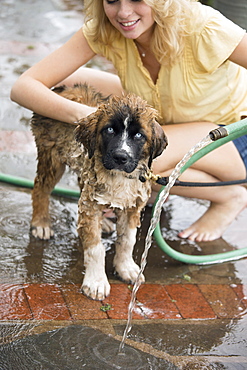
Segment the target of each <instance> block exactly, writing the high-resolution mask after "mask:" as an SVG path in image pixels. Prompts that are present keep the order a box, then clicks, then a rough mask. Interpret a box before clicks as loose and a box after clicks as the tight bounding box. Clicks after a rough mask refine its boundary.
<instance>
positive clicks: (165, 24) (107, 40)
mask: <svg viewBox="0 0 247 370" xmlns="http://www.w3.org/2000/svg"><path fill="white" fill-rule="evenodd" d="M143 1H144V2H145V3H146V4H147V5H148V6H150V7H151V9H152V11H153V17H154V21H155V28H154V33H153V38H152V41H151V48H152V51H153V52H154V54H155V56H156V58H157V60H158V61H159V62H160V63H161V64H167V63H169V64H173V63H174V62H175V60H177V59H178V58H179V56H180V55H181V54H182V52H183V46H184V37H185V36H186V20H188V19H190V9H191V3H192V2H196V1H197V0H143ZM84 11H85V23H87V22H88V21H90V20H93V28H91V35H90V36H91V37H92V39H93V41H94V42H96V41H97V42H101V43H102V44H104V45H107V46H109V47H112V44H113V41H114V40H116V39H117V38H121V37H122V36H121V34H120V33H119V31H118V30H116V29H115V28H114V27H113V26H112V24H111V23H110V21H109V20H108V18H107V16H106V14H105V12H104V7H103V0H96V1H95V0H84Z"/></svg>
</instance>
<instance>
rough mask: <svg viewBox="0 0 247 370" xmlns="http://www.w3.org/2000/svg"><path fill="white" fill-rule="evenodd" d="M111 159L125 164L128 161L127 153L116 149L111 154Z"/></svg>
mask: <svg viewBox="0 0 247 370" xmlns="http://www.w3.org/2000/svg"><path fill="white" fill-rule="evenodd" d="M113 159H114V161H115V162H116V163H117V164H125V163H127V161H128V154H127V153H126V152H125V151H123V150H117V151H116V152H115V153H114V155H113Z"/></svg>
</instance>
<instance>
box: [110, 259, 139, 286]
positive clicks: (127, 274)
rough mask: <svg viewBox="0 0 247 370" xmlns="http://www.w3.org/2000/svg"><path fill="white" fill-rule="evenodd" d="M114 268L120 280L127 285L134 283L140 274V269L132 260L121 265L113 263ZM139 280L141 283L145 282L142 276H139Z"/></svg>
mask: <svg viewBox="0 0 247 370" xmlns="http://www.w3.org/2000/svg"><path fill="white" fill-rule="evenodd" d="M114 266H115V270H116V272H117V273H118V275H119V277H120V278H121V279H122V280H124V281H126V282H127V283H132V284H134V283H135V281H136V279H137V276H138V275H139V272H140V267H139V266H138V265H137V264H136V263H135V262H134V261H133V260H132V259H131V260H128V261H124V262H121V263H118V262H117V261H114ZM140 280H141V282H142V283H144V282H145V277H144V275H143V274H141V275H140Z"/></svg>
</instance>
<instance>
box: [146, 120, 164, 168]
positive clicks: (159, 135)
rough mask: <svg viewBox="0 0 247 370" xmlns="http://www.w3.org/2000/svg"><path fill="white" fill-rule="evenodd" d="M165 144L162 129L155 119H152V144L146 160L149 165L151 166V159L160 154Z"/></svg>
mask: <svg viewBox="0 0 247 370" xmlns="http://www.w3.org/2000/svg"><path fill="white" fill-rule="evenodd" d="M167 145H168V141H167V137H166V135H165V133H164V130H163V129H162V127H161V126H160V124H159V123H158V122H157V121H156V120H154V122H153V125H152V144H151V147H150V157H149V162H148V166H149V167H151V164H152V161H153V159H154V158H156V157H158V156H159V155H161V153H162V152H163V150H164V149H165V148H166V147H167Z"/></svg>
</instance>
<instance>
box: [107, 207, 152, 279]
mask: <svg viewBox="0 0 247 370" xmlns="http://www.w3.org/2000/svg"><path fill="white" fill-rule="evenodd" d="M117 216H118V221H117V234H118V239H117V241H116V254H115V257H114V260H113V264H114V267H115V270H116V272H117V273H118V275H119V276H120V278H121V279H123V280H124V281H126V282H131V283H134V282H135V281H136V278H137V276H138V274H139V271H140V268H139V266H138V265H137V264H136V263H135V262H134V260H133V257H132V254H133V249H134V245H135V243H136V233H137V226H139V223H140V214H139V213H137V212H136V211H133V212H130V211H129V212H128V211H123V212H120V211H119V212H117ZM140 278H141V281H142V282H144V281H145V278H144V276H143V275H141V277H140Z"/></svg>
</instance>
